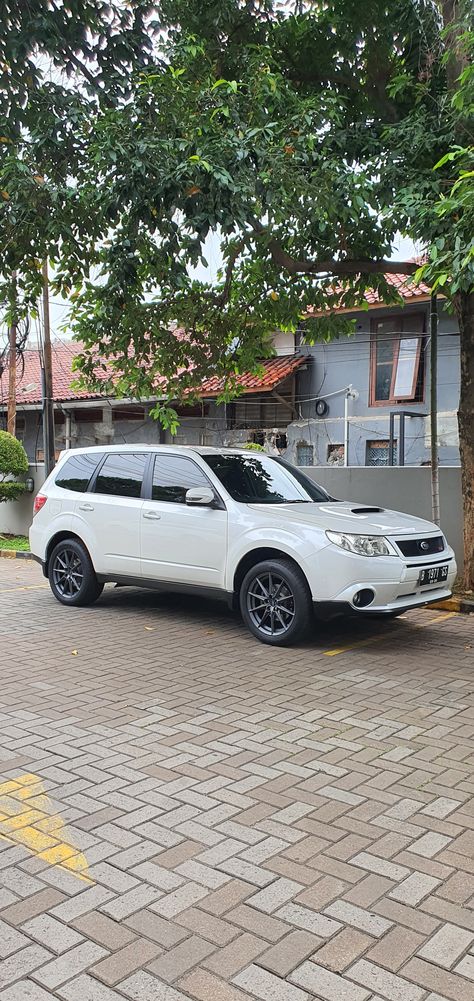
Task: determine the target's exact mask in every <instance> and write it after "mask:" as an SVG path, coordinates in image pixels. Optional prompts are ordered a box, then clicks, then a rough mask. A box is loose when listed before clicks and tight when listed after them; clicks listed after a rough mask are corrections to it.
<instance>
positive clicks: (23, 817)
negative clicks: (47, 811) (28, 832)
mask: <svg viewBox="0 0 474 1001" xmlns="http://www.w3.org/2000/svg"><path fill="white" fill-rule="evenodd" d="M42 816H43V814H42V813H40V812H39V811H38V810H27V811H26V813H19V814H17V816H16V817H8V819H7V820H2V821H1V829H2V831H3V832H4V834H6V832H7V831H19V830H20V829H21V828H22V827H30V825H31V824H34V823H35V822H36V821H37V820H40V819H41V817H42Z"/></svg>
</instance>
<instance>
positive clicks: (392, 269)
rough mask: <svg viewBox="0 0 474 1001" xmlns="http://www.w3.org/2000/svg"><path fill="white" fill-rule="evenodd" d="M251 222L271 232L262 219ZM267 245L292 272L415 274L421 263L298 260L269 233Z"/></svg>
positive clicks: (258, 230)
mask: <svg viewBox="0 0 474 1001" xmlns="http://www.w3.org/2000/svg"><path fill="white" fill-rule="evenodd" d="M251 225H252V228H253V230H254V232H255V233H257V234H258V235H259V236H265V235H268V230H266V229H265V226H262V224H261V223H260V222H259V221H258V219H252V220H251ZM267 246H268V249H269V251H270V253H271V255H272V259H273V261H274V263H275V264H277V265H278V267H280V268H283V269H284V270H285V271H288V273H289V274H291V275H297V274H306V275H318V274H320V275H322V274H331V275H334V276H335V277H338V278H342V277H344V275H360V274H391V275H413V274H415V271H417V270H418V267H419V265H418V264H416V263H415V262H414V261H385V260H370V259H368V258H359V259H357V260H352V259H351V258H343V259H342V260H340V261H338V260H334V259H328V260H322V261H308V260H298V258H295V257H292V256H291V254H288V253H287V251H286V250H285V248H284V247H282V245H281V243H280V242H279V241H278V240H277V239H276V238H275V237H273V236H268V239H267Z"/></svg>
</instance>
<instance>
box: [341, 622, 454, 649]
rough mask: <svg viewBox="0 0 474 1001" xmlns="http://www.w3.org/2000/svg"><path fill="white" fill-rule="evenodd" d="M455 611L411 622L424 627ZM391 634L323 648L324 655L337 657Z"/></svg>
mask: <svg viewBox="0 0 474 1001" xmlns="http://www.w3.org/2000/svg"><path fill="white" fill-rule="evenodd" d="M457 614H458V613H457V612H445V613H443V614H441V615H436V616H435V618H434V619H428V620H427V621H426V622H412V625H413V626H415V628H417V629H423V628H426V626H432V625H434V624H435V623H438V622H445V621H446V620H447V619H452V618H453V616H454V615H457ZM391 635H393V634H392V633H379V635H378V636H368V637H367V639H364V640H358V641H357V642H356V643H350V644H348V645H347V646H341V647H336V649H334V650H324V656H325V657H337V656H338V655H339V654H340V653H347V651H349V650H357V649H358V648H359V647H363V646H370V644H371V643H378V642H379V641H380V640H386V639H389V637H390V636H391Z"/></svg>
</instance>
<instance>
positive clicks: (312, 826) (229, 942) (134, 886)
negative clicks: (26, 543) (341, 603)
mask: <svg viewBox="0 0 474 1001" xmlns="http://www.w3.org/2000/svg"><path fill="white" fill-rule="evenodd" d="M0 669H1V682H2V683H1V689H0V762H1V779H0V1001H51V999H62V1001H123V999H128V1001H134V999H136V1001H189V999H191V1001H193V999H194V1001H256V999H259V1001H312V999H314V998H317V999H319V1001H474V617H472V616H471V617H469V616H461V615H454V614H450V613H444V612H440V611H436V610H424V611H418V612H412V613H409V614H408V615H406V616H404V617H403V618H401V619H399V620H397V621H394V622H388V623H387V622H372V623H362V622H352V623H351V622H349V623H343V624H336V623H333V624H332V625H329V626H325V627H324V628H322V629H319V630H318V631H317V632H315V634H314V637H313V638H312V639H311V640H310V641H309V642H308V643H306V645H304V646H302V647H298V648H296V649H288V650H274V649H271V648H269V647H265V646H262V645H260V644H259V643H257V642H256V641H255V640H254V639H253V638H252V637H251V636H250V635H249V634H248V633H247V632H246V631H245V630H244V628H243V627H242V625H241V624H240V622H239V621H238V619H237V618H236V617H235V616H233V615H232V614H231V613H230V612H228V611H227V610H226V609H224V608H219V607H218V606H213V605H210V604H206V603H201V602H198V601H197V600H195V599H189V598H187V599H179V598H176V597H169V596H163V595H161V596H160V595H156V594H154V593H152V592H140V591H138V590H132V589H114V588H107V589H106V590H105V592H104V595H103V596H102V598H101V600H100V602H99V603H98V604H97V605H96V606H94V607H93V608H90V609H78V610H74V609H66V608H62V607H61V606H59V605H58V604H57V603H56V602H55V601H54V599H53V598H52V597H51V596H50V593H49V590H48V588H47V586H45V581H44V579H43V578H42V576H41V573H40V570H39V568H38V567H37V566H36V565H35V564H33V563H29V562H20V561H15V562H13V561H12V562H10V561H2V562H1V563H0Z"/></svg>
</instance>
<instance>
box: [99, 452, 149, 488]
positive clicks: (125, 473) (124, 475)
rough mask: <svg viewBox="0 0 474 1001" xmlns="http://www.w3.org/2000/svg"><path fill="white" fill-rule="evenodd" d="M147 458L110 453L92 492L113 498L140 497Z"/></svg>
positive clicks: (132, 453) (131, 453)
mask: <svg viewBox="0 0 474 1001" xmlns="http://www.w3.org/2000/svg"><path fill="white" fill-rule="evenodd" d="M147 458H148V456H146V455H141V454H139V453H136V452H124V453H117V452H113V453H111V454H110V455H108V456H107V458H106V460H105V462H104V465H103V466H102V467H101V470H100V473H99V475H98V477H97V479H96V481H95V487H94V492H95V493H96V494H112V495H113V496H115V497H140V494H141V491H142V483H143V475H144V472H145V466H146V463H147Z"/></svg>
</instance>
